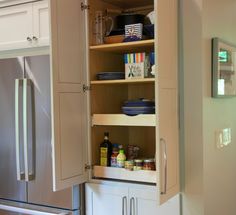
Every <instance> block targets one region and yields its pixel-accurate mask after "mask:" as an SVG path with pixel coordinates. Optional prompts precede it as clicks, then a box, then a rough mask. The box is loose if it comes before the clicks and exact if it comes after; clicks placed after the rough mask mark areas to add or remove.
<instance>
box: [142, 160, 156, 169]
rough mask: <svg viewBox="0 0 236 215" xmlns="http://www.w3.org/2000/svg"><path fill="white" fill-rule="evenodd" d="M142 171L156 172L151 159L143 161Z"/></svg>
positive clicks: (153, 161)
mask: <svg viewBox="0 0 236 215" xmlns="http://www.w3.org/2000/svg"><path fill="white" fill-rule="evenodd" d="M143 170H156V167H155V160H154V159H153V158H150V159H145V160H144V161H143Z"/></svg>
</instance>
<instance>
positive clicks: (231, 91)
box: [212, 38, 236, 98]
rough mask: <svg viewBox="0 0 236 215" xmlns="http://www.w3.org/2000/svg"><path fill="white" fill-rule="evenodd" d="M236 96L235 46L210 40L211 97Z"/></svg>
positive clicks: (218, 40) (217, 40) (215, 39)
mask: <svg viewBox="0 0 236 215" xmlns="http://www.w3.org/2000/svg"><path fill="white" fill-rule="evenodd" d="M231 96H236V45H233V44H230V43H228V42H226V41H224V40H222V39H219V38H213V39H212V97H218V98H219V97H231Z"/></svg>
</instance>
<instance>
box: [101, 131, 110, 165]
mask: <svg viewBox="0 0 236 215" xmlns="http://www.w3.org/2000/svg"><path fill="white" fill-rule="evenodd" d="M111 153H112V144H111V142H110V141H109V133H108V132H105V133H104V141H103V142H102V143H101V144H100V165H101V166H110V157H111Z"/></svg>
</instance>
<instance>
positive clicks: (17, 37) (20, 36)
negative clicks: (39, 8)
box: [0, 3, 33, 51]
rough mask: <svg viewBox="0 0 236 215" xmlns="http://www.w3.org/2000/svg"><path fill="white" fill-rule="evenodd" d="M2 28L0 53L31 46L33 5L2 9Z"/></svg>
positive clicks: (0, 15)
mask: <svg viewBox="0 0 236 215" xmlns="http://www.w3.org/2000/svg"><path fill="white" fill-rule="evenodd" d="M0 26H1V29H0V35H1V36H0V51H2V50H11V49H21V48H27V47H29V46H31V45H32V41H31V35H32V31H33V30H32V29H33V23H32V4H31V3H30V4H23V5H17V6H11V7H6V8H1V9H0ZM27 38H28V40H27Z"/></svg>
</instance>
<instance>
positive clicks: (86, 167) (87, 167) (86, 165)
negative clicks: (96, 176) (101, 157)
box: [84, 164, 92, 171]
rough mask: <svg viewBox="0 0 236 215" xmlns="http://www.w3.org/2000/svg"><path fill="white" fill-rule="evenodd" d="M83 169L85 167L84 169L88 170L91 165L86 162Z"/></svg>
mask: <svg viewBox="0 0 236 215" xmlns="http://www.w3.org/2000/svg"><path fill="white" fill-rule="evenodd" d="M84 169H85V171H87V170H90V169H92V166H91V165H88V164H85V167H84Z"/></svg>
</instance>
